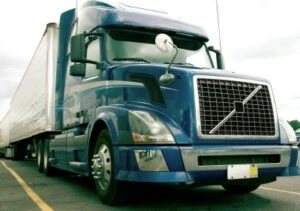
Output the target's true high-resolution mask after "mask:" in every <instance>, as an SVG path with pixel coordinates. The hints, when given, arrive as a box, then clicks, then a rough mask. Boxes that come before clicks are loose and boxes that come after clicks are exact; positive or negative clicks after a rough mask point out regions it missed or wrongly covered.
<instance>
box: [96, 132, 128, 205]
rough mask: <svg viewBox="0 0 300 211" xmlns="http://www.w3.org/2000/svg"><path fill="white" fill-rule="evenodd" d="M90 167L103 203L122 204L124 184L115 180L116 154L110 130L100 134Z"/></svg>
mask: <svg viewBox="0 0 300 211" xmlns="http://www.w3.org/2000/svg"><path fill="white" fill-rule="evenodd" d="M90 165H91V175H92V177H93V179H94V182H95V186H96V189H97V192H98V195H99V197H100V199H101V201H102V202H103V203H105V204H109V205H114V204H118V203H120V199H121V198H120V195H121V186H122V185H123V184H122V183H121V182H119V181H116V180H115V175H114V154H113V150H112V142H111V138H110V135H109V132H108V130H103V131H101V132H100V134H99V136H98V138H97V141H96V145H95V147H94V151H93V155H92V158H91V161H90Z"/></svg>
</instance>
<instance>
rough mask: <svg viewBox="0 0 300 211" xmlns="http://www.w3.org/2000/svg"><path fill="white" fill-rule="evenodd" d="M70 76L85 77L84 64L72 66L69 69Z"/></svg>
mask: <svg viewBox="0 0 300 211" xmlns="http://www.w3.org/2000/svg"><path fill="white" fill-rule="evenodd" d="M70 75H71V76H81V77H83V76H85V64H82V63H80V64H73V65H72V66H71V69H70Z"/></svg>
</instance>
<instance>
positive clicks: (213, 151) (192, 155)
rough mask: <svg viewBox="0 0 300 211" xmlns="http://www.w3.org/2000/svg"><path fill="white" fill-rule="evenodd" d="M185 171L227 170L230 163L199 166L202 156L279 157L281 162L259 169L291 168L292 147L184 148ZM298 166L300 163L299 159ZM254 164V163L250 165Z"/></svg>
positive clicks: (262, 164)
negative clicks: (267, 155) (270, 155)
mask: <svg viewBox="0 0 300 211" xmlns="http://www.w3.org/2000/svg"><path fill="white" fill-rule="evenodd" d="M180 151H181V155H182V159H183V163H184V167H185V171H211V170H226V169H227V167H228V165H229V163H228V164H227V165H226V164H222V165H199V163H198V159H199V157H201V156H205V157H209V156H211V157H214V156H243V155H245V156H247V155H249V156H251V155H253V156H255V155H266V154H272V155H278V156H280V159H279V160H280V161H279V162H277V163H276V162H275V163H258V164H257V167H258V168H282V167H289V165H290V160H291V147H290V146H218V147H203V146H202V147H201V148H200V147H197V148H195V147H189V148H185V147H182V148H181V149H180ZM297 162H298V165H299V163H300V161H299V158H298V161H297ZM249 164H252V163H249Z"/></svg>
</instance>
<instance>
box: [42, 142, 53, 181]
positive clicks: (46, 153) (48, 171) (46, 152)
mask: <svg viewBox="0 0 300 211" xmlns="http://www.w3.org/2000/svg"><path fill="white" fill-rule="evenodd" d="M49 159H50V140H49V139H46V140H45V142H44V156H43V170H44V174H45V175H46V176H52V175H53V168H52V167H51V163H50V161H49Z"/></svg>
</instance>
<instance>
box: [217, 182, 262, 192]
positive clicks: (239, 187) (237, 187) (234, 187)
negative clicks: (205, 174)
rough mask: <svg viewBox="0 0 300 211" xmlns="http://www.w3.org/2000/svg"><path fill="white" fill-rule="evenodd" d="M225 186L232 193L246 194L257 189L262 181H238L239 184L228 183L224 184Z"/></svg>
mask: <svg viewBox="0 0 300 211" xmlns="http://www.w3.org/2000/svg"><path fill="white" fill-rule="evenodd" d="M222 186H223V188H224V189H225V190H226V191H227V192H229V193H232V194H245V193H250V192H252V191H254V190H256V189H257V188H258V187H259V186H260V183H248V184H247V183H237V184H226V185H222Z"/></svg>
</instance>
